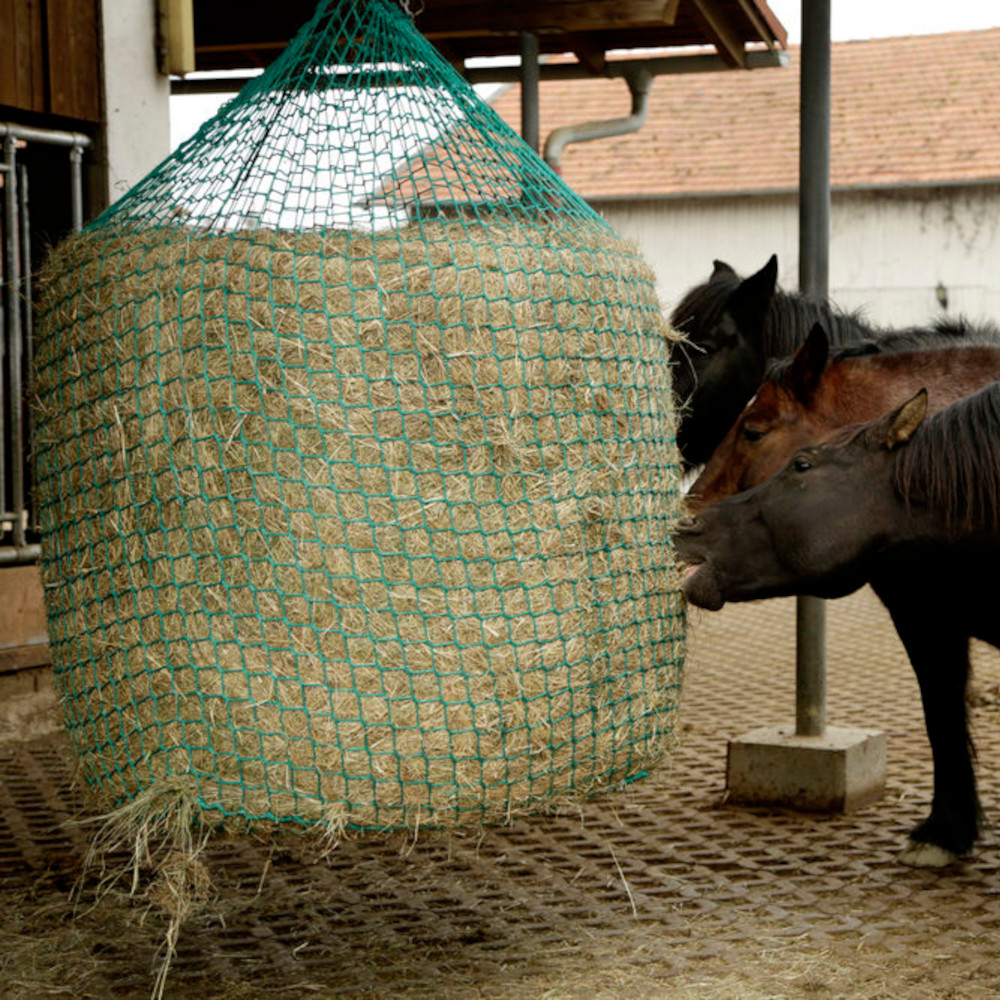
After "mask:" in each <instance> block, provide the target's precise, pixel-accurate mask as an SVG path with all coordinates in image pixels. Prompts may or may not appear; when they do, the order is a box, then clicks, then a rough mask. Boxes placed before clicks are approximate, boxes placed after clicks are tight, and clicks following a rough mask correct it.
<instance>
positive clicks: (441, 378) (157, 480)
mask: <svg viewBox="0 0 1000 1000" xmlns="http://www.w3.org/2000/svg"><path fill="white" fill-rule="evenodd" d="M44 282H45V292H44V303H43V306H42V309H41V317H40V322H39V329H38V338H37V344H36V348H35V359H34V375H33V390H34V393H33V395H34V401H35V405H34V427H35V447H34V451H35V465H36V477H37V490H38V500H39V504H40V510H41V517H42V530H43V572H44V578H45V583H46V588H47V589H46V593H47V595H48V610H49V617H50V630H51V643H52V653H53V659H54V662H55V667H56V671H57V676H58V679H59V683H60V685H61V689H62V693H63V697H64V703H65V710H66V718H67V722H68V726H69V729H70V731H71V733H72V737H73V741H74V744H75V747H76V750H77V752H78V754H79V756H80V758H81V760H82V762H83V768H84V772H85V774H86V776H87V779H88V781H89V784H90V785H91V786H92V787H93V789H94V790H95V791H96V792H97V793H98V795H99V796H100V798H101V801H102V804H104V805H105V806H107V805H110V804H112V803H121V802H124V801H126V800H129V799H133V798H135V797H136V796H137V795H140V794H141V793H144V792H146V791H147V790H149V789H151V788H155V787H156V786H157V783H167V782H169V783H170V784H171V787H173V786H176V784H177V783H178V782H180V783H181V784H183V785H185V786H186V787H188V788H189V789H190V792H191V794H192V795H194V796H196V800H197V806H198V809H199V810H201V811H202V812H203V813H204V816H203V819H205V820H206V821H208V822H210V823H212V824H219V823H225V822H230V823H231V822H233V821H236V822H244V821H252V822H254V823H266V822H269V821H286V820H293V821H298V822H299V823H302V824H322V825H324V826H325V827H326V828H327V829H332V830H337V831H339V830H342V829H344V828H356V829H373V828H380V829H384V828H399V827H411V828H412V827H415V826H418V825H424V824H427V823H433V824H438V825H453V824H467V823H472V822H476V823H478V822H480V821H490V820H497V819H503V818H507V817H509V816H511V815H512V814H514V813H516V812H523V811H525V810H538V809H542V808H553V807H556V806H558V805H560V804H563V803H565V802H566V801H568V800H569V801H571V800H573V799H574V798H579V797H580V796H582V795H587V794H590V793H592V792H594V791H596V790H599V789H601V788H605V787H608V786H609V785H611V784H614V783H617V782H620V781H622V780H629V779H631V778H632V777H634V776H636V775H638V774H639V773H641V772H643V771H644V770H645V769H647V768H648V767H649V766H650V764H651V763H652V762H653V761H654V760H655V759H656V758H657V757H658V756H659V755H660V754H661V753H662V751H663V737H664V735H665V734H666V733H667V732H669V730H670V727H671V722H672V713H673V711H674V709H675V708H676V704H677V698H678V694H679V689H680V670H681V664H682V662H683V640H684V617H683V607H682V603H681V598H680V596H679V590H678V581H677V578H676V572H675V568H674V564H673V557H672V551H671V546H670V527H671V523H672V520H673V518H674V517H675V516H676V515H677V510H678V506H679V495H678V465H677V457H676V449H675V444H674V417H673V413H672V409H671V397H670V390H669V377H668V367H667V342H666V338H667V337H668V336H669V335H670V333H669V331H668V330H667V329H666V328H665V326H664V324H663V321H662V319H661V313H660V310H659V307H658V304H657V302H656V299H655V294H654V292H653V280H652V276H651V274H650V273H649V271H648V268H647V267H646V266H645V264H643V263H642V261H641V258H640V257H639V255H638V254H637V252H636V251H635V249H634V248H633V247H631V246H629V245H627V244H623V243H621V242H620V241H618V240H617V239H616V238H615V237H613V235H611V234H610V232H609V231H608V232H602V231H600V230H595V235H594V237H593V239H592V240H591V242H590V243H589V245H588V244H587V243H586V242H583V243H581V231H580V230H579V229H574V230H569V229H565V228H563V227H560V226H559V225H558V224H556V223H555V222H554V223H553V224H552V225H549V226H539V225H538V224H537V223H534V224H533V225H532V226H522V225H520V224H518V222H517V221H516V220H510V219H507V220H506V221H503V220H499V219H498V220H497V221H495V222H487V223H479V224H469V223H468V222H467V221H465V222H461V223H460V222H444V221H439V222H428V221H424V222H421V223H420V224H419V225H417V224H413V225H411V226H409V227H406V228H403V229H401V230H397V231H393V232H389V233H374V234H358V233H350V234H348V233H344V232H335V231H325V232H313V233H290V232H283V231H277V230H270V231H268V230H264V229H258V230H254V231H250V230H240V231H235V232H229V233H223V234H216V235H213V234H206V233H204V232H201V231H197V230H195V229H193V228H191V229H184V228H158V229H153V230H151V231H147V232H142V233H136V232H124V231H123V232H118V233H116V232H115V231H113V230H110V229H107V228H105V229H103V230H98V231H96V232H94V233H88V234H84V235H79V236H75V237H73V238H71V239H69V240H67V241H66V242H65V243H64V244H63V246H62V247H61V248H60V249H59V250H57V251H56V253H55V254H54V255H53V257H52V259H51V260H50V262H49V265H48V267H47V270H46V274H45V276H44Z"/></svg>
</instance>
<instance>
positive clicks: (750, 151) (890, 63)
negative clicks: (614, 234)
mask: <svg viewBox="0 0 1000 1000" xmlns="http://www.w3.org/2000/svg"><path fill="white" fill-rule="evenodd" d="M799 55H800V50H799V48H797V47H793V48H791V49H790V50H789V56H790V61H789V65H788V67H787V68H783V69H759V70H752V71H749V72H741V71H738V70H733V71H729V72H721V73H696V74H690V75H676V76H662V77H659V78H657V79H656V80H655V82H654V83H653V89H652V94H651V98H650V106H649V117H648V120H647V121H646V124H645V125H644V126H643V127H642V129H641V131H639V132H637V133H634V134H632V135H626V136H619V137H617V138H611V139H602V140H597V141H594V142H585V143H578V144H575V145H570V146H568V147H566V150H565V153H564V155H563V176H564V177H565V178H566V180H567V181H568V182H569V184H570V186H571V187H573V188H574V189H575V190H576V191H578V192H579V193H580V194H582V195H583V196H584V197H587V198H594V199H600V198H615V197H628V196H657V195H691V194H708V193H729V192H745V191H754V192H758V191H787V190H790V189H794V188H796V187H797V185H798V146H799V114H798V106H799V65H800V62H799ZM832 75H833V83H832V105H831V143H832V170H831V173H832V178H831V180H832V183H833V186H834V187H857V186H862V187H868V186H895V185H911V184H917V185H924V184H942V183H943V184H948V183H955V182H970V181H979V180H990V181H994V180H1000V28H992V29H989V30H986V31H968V32H953V33H949V34H941V35H915V36H911V37H906V38H879V39H871V40H867V41H860V42H840V43H834V45H833V52H832ZM494 106H495V107H496V108H497V110H498V111H499V112H500V114H501V115H502V116H503V117H504V118H505V119H506V120H507V121H508V122H510V123H511V124H512V125H513V126H514V127H515V128H518V127H519V124H520V94H519V88H518V87H517V86H514V87H511V88H510V89H509V90H507V91H505V92H504V93H503V94H501V95H500V96H499V97H498V98H497V99H496V101H495V105H494ZM540 111H541V132H542V137H543V142H544V137H545V136H546V135H547V134H548V132H549V131H550V130H551V129H552V128H554V127H557V126H561V125H567V124H571V123H574V122H586V121H590V120H594V119H604V118H615V117H619V116H622V115H627V114H628V113H629V111H630V98H629V93H628V88H627V87H626V85H625V83H624V82H623V81H622V80H606V79H601V80H575V81H572V82H549V81H546V82H543V83H542V85H541V109H540Z"/></svg>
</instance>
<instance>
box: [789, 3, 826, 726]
mask: <svg viewBox="0 0 1000 1000" xmlns="http://www.w3.org/2000/svg"><path fill="white" fill-rule="evenodd" d="M800 70H801V75H800V89H799V96H800V110H799V115H800V121H801V126H800V128H801V143H800V148H799V290H800V291H801V292H802V293H803V294H805V295H810V296H815V297H817V298H826V297H827V295H828V294H829V275H830V0H802V52H801V67H800ZM795 625H796V636H797V647H796V654H795V680H796V688H795V731H796V733H798V735H800V736H822V735H823V733H824V732H825V731H826V605H825V603H824V602H823V601H822V600H819V599H818V598H815V597H800V598H798V603H797V607H796V621H795Z"/></svg>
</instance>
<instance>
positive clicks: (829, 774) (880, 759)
mask: <svg viewBox="0 0 1000 1000" xmlns="http://www.w3.org/2000/svg"><path fill="white" fill-rule="evenodd" d="M885 761H886V738H885V733H880V732H877V731H876V730H873V729H846V728H839V727H834V726H829V727H827V730H826V732H825V733H824V734H823V735H822V736H797V735H796V733H795V727H794V726H792V725H788V726H766V727H763V728H760V729H754V730H751V731H750V732H748V733H745V734H744V735H742V736H740V737H739V738H738V739H735V740H731V741H730V743H729V760H728V765H727V768H726V787H727V789H728V792H729V796H728V800H729V801H730V802H736V803H740V804H742V805H774V806H785V807H787V808H790V809H802V810H806V811H812V812H848V811H850V810H851V809H858V808H860V807H861V806H864V805H867V804H868V803H869V802H874V801H875V800H876V799H878V798H879V797H880V796H881V795H882V793H883V792H884V791H885Z"/></svg>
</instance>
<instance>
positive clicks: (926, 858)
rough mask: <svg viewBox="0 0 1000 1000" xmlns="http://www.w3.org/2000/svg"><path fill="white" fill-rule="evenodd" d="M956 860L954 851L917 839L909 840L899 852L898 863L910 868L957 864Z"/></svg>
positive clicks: (943, 866)
mask: <svg viewBox="0 0 1000 1000" xmlns="http://www.w3.org/2000/svg"><path fill="white" fill-rule="evenodd" d="M958 860H959V858H958V855H957V854H955V852H954V851H949V850H948V849H947V848H946V847H939V846H938V845H937V844H924V843H921V842H920V841H918V840H911V841H910V842H909V844H908V845H907V846H906V847H905V848H904V849H903V850H902V851H901V852H900V854H899V863H900V864H903V865H908V866H909V867H910V868H946V867H947V866H948V865H954V864H957V863H958Z"/></svg>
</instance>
